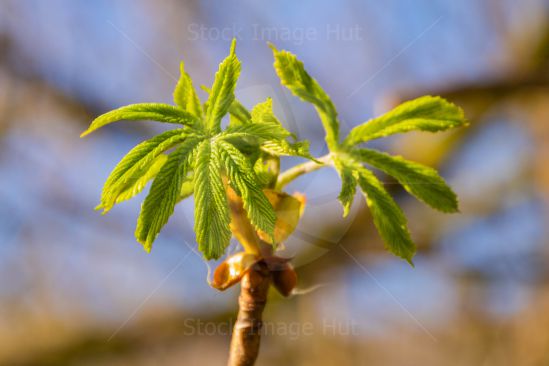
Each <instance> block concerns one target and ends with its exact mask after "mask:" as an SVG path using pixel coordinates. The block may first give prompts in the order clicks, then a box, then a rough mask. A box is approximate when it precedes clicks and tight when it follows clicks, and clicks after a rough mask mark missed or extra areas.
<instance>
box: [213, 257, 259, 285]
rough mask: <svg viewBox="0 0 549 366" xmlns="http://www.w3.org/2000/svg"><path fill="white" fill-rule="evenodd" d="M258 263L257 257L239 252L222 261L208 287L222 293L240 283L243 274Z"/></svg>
mask: <svg viewBox="0 0 549 366" xmlns="http://www.w3.org/2000/svg"><path fill="white" fill-rule="evenodd" d="M257 261H258V257H257V256H255V255H253V254H249V253H245V252H240V253H237V254H235V255H232V256H230V257H229V258H227V259H226V260H224V261H223V262H222V263H221V264H220V265H219V266H217V268H216V269H215V271H214V275H213V280H212V281H211V282H210V286H212V287H213V288H216V289H218V290H221V291H224V290H226V289H228V288H229V287H231V286H233V285H235V284H237V283H238V282H240V280H241V279H242V277H243V276H244V274H246V272H247V271H248V270H249V269H250V268H251V267H252V266H253V265H254V264H255V263H256V262H257Z"/></svg>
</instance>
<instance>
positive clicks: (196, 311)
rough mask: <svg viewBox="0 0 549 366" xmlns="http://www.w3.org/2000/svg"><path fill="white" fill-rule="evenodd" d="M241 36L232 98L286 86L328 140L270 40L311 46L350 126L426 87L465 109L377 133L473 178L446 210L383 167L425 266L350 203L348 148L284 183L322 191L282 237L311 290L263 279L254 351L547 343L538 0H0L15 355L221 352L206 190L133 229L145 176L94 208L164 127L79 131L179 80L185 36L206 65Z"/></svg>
mask: <svg viewBox="0 0 549 366" xmlns="http://www.w3.org/2000/svg"><path fill="white" fill-rule="evenodd" d="M233 36H235V37H237V38H238V50H237V53H238V55H239V57H240V59H241V60H242V62H243V74H242V77H241V79H240V81H239V84H238V88H237V96H238V98H240V99H241V100H242V101H243V102H244V104H245V105H247V106H249V107H251V106H252V105H253V104H254V103H257V102H260V101H262V100H263V99H264V98H265V97H267V96H272V97H273V98H274V100H275V109H276V112H277V114H279V116H280V117H281V119H282V120H283V121H284V124H285V125H286V126H288V128H290V129H291V130H292V131H294V132H296V133H297V134H298V135H299V137H300V138H302V139H305V138H306V139H310V140H311V141H312V142H313V143H312V150H313V152H314V153H315V154H318V155H320V154H322V153H323V152H324V151H325V147H324V145H323V143H322V142H323V139H322V129H321V126H320V123H319V122H318V120H317V118H316V116H315V114H314V111H313V109H312V108H311V107H310V106H309V105H306V104H303V103H301V102H300V101H298V100H297V99H296V98H294V97H292V96H291V95H290V94H289V93H288V92H287V91H286V90H284V89H283V88H282V87H281V86H280V84H279V81H278V80H277V78H276V75H275V73H274V71H273V69H272V55H271V52H270V50H269V49H268V47H267V46H266V42H267V41H271V42H273V43H275V44H276V45H277V46H278V47H279V48H286V49H289V50H291V51H292V52H294V53H296V54H298V55H299V57H300V58H301V59H302V60H303V61H304V62H305V64H306V66H307V68H308V70H309V71H310V73H311V74H313V75H314V76H315V77H316V78H317V79H318V80H319V82H320V83H321V85H323V86H324V88H325V89H326V90H327V91H328V93H329V94H330V95H331V96H332V98H333V100H334V102H335V104H336V105H337V106H338V108H339V112H340V115H341V119H342V122H343V125H344V126H343V130H344V131H345V132H346V131H348V130H349V129H350V128H352V127H353V126H355V125H357V124H359V123H362V122H364V121H365V120H367V119H368V118H370V117H372V116H373V115H376V114H379V113H383V112H384V111H387V110H388V109H390V108H391V107H393V106H394V105H396V104H398V103H399V102H400V101H403V100H407V99H410V98H413V97H416V96H420V95H424V94H436V95H442V96H444V97H446V98H448V99H449V100H451V101H453V102H455V103H457V104H459V105H461V106H462V107H463V108H464V109H465V111H466V114H467V116H468V118H469V119H470V121H471V126H470V127H469V128H468V129H465V130H461V131H453V132H451V133H445V134H439V135H431V134H424V133H413V134H409V135H406V136H399V137H392V138H390V139H386V140H384V141H379V142H376V143H375V144H374V146H376V147H380V148H384V149H386V150H388V151H390V152H393V153H398V154H402V155H404V156H406V157H407V158H410V159H413V160H417V161H420V162H423V163H425V164H429V165H432V166H435V167H437V168H439V169H440V170H441V172H442V174H443V176H444V177H445V178H447V180H448V181H449V182H450V183H451V185H452V186H453V187H454V188H455V190H456V191H457V192H458V194H459V196H460V198H461V214H457V215H443V214H440V213H438V212H435V211H432V210H430V209H428V208H426V207H425V206H423V205H422V204H420V203H418V202H417V201H414V200H412V199H411V198H410V197H409V196H407V195H406V194H404V192H403V191H402V190H401V189H400V188H399V187H398V186H397V185H395V184H393V182H391V181H389V180H387V179H385V181H386V182H387V187H388V188H389V189H391V191H392V192H393V193H394V194H395V195H396V197H397V199H398V201H399V203H400V204H401V205H402V206H403V207H404V209H405V211H406V213H407V214H408V217H409V219H410V229H411V231H412V233H413V237H414V239H415V240H416V242H417V243H418V245H419V249H420V250H419V254H418V255H417V257H416V260H415V264H416V268H415V269H412V268H410V267H409V266H408V265H407V264H406V263H405V262H403V261H399V260H398V259H396V258H393V257H391V256H390V255H389V254H388V253H386V252H385V251H384V250H383V246H382V243H381V242H380V239H379V237H378V234H377V233H376V232H375V230H374V228H373V226H372V224H371V220H370V218H369V214H368V210H367V208H366V207H365V205H364V204H363V202H362V201H363V200H361V199H357V200H356V202H357V204H355V205H354V209H353V212H352V214H351V215H350V217H349V218H348V219H346V220H342V219H341V208H340V207H339V204H338V202H337V199H336V197H337V193H338V179H337V176H336V174H335V173H334V172H332V171H329V170H326V171H319V172H316V173H314V174H312V175H310V176H307V177H305V178H303V179H301V180H299V181H296V182H295V184H292V185H291V186H290V187H289V190H290V191H300V192H303V193H305V194H306V195H307V197H308V206H307V210H306V213H305V216H304V218H303V221H302V223H301V224H300V226H299V229H298V231H297V232H296V233H295V235H294V236H293V237H292V238H291V239H290V240H289V241H288V243H286V249H285V251H284V252H283V253H282V255H288V256H294V257H295V264H296V268H297V271H298V274H299V291H298V293H297V294H296V295H295V296H293V297H291V298H289V299H282V298H280V296H278V295H277V294H275V293H273V294H272V297H271V299H270V303H269V304H268V307H267V310H266V313H265V319H266V321H267V326H266V332H265V333H266V334H265V335H264V337H263V344H262V349H261V355H260V358H259V361H258V364H259V365H278V364H288V365H334V364H340V365H399V366H400V365H423V366H429V365H468V366H469V365H483V366H488V365H498V366H505V365H524V366H529V365H549V271H548V265H549V243H548V239H547V238H548V236H547V234H548V232H547V230H548V229H547V227H548V225H547V224H548V223H549V220H548V194H549V165H548V163H547V158H548V157H549V145H548V142H549V69H548V66H549V2H548V1H547V0H521V1H510V0H505V1H501V0H462V1H451V0H437V1H432V0H415V1H410V0H390V1H373V0H372V1H370V0H369V1H357V0H340V1H319V0H314V1H313V0H306V1H299V2H297V1H291V0H283V1H282V0H281V1H276V2H274V1H273V2H259V1H215V0H202V1H198V0H194V1H190V0H189V1H176V0H164V1H152V0H137V1H136V0H133V1H130V0H124V1H123V0H120V1H107V0H96V1H73V0H48V1H45V0H0V364H1V365H128V364H133V365H205V364H207V365H210V364H211V365H220V364H224V363H225V360H226V356H227V349H228V344H229V336H228V331H229V327H230V324H231V322H232V321H233V320H234V317H235V313H236V297H237V295H238V293H237V291H238V290H237V289H231V290H229V291H227V292H224V293H218V292H217V291H216V290H214V289H212V288H210V287H209V286H208V283H207V276H208V269H209V268H211V267H212V266H213V265H214V264H213V263H209V264H208V263H205V262H204V261H203V260H202V259H201V258H200V257H199V256H198V255H197V254H196V253H195V252H194V251H193V250H192V249H194V248H195V247H196V244H195V242H194V234H193V232H192V224H193V218H192V217H193V215H192V205H193V202H192V199H190V200H188V201H185V202H184V203H182V204H181V205H180V206H178V208H177V210H176V213H175V215H174V216H173V217H172V219H171V221H170V222H169V224H168V225H167V227H166V228H165V229H164V231H163V232H162V233H161V235H160V236H159V238H158V240H157V241H156V243H155V247H154V249H153V251H152V253H151V254H149V255H148V254H146V253H145V252H144V251H143V250H142V249H141V248H140V246H139V245H138V244H137V243H136V242H135V240H134V238H133V230H134V225H135V221H136V218H137V214H138V210H139V201H140V199H142V198H143V195H141V196H140V197H139V198H138V199H135V200H133V201H130V202H127V203H124V204H121V205H120V206H118V207H117V208H115V209H114V210H113V211H112V212H111V213H110V214H109V215H107V216H101V215H100V214H99V213H97V212H95V211H93V207H94V206H95V205H96V203H97V202H98V198H99V194H100V190H101V187H102V183H103V181H104V179H105V178H106V177H107V176H108V174H109V172H110V170H111V169H112V168H113V167H114V165H115V164H116V162H117V161H118V160H119V159H120V158H121V157H122V156H123V155H124V153H125V152H126V151H128V150H129V149H130V148H131V147H132V146H133V145H134V144H136V143H137V142H139V141H142V140H144V139H146V138H147V136H151V135H152V134H153V133H156V132H158V131H161V129H162V128H164V127H162V126H157V125H153V124H150V123H147V122H136V123H134V122H125V123H119V124H116V125H112V126H110V127H108V128H105V129H103V130H101V131H99V132H98V133H96V134H94V135H92V136H90V137H89V138H86V139H84V140H81V139H79V138H78V135H79V133H80V132H81V131H82V130H84V129H85V127H86V126H87V125H88V124H89V122H90V121H91V120H92V119H93V117H94V116H97V115H99V114H101V113H103V112H105V111H107V110H110V109H112V108H115V107H118V106H120V105H123V104H129V103H136V102H148V101H158V102H167V103H170V102H171V92H172V89H173V87H174V85H175V80H176V79H177V77H178V71H179V70H178V65H179V61H180V60H181V59H183V60H185V62H186V67H187V70H188V71H189V72H190V74H191V75H192V77H193V78H194V79H195V83H196V84H206V85H210V84H211V82H212V80H213V73H214V71H215V70H216V69H217V65H218V63H219V62H220V60H222V59H223V58H224V57H225V55H226V54H227V52H228V47H229V42H230V39H231V38H232V37H233ZM202 97H205V95H204V94H202ZM296 162H297V161H295V160H288V161H285V164H286V165H285V166H291V165H292V164H295V163H296ZM357 198H358V197H357ZM236 245H237V244H236V243H235V244H234V246H233V247H232V248H231V250H236Z"/></svg>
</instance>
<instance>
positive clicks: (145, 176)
mask: <svg viewBox="0 0 549 366" xmlns="http://www.w3.org/2000/svg"><path fill="white" fill-rule="evenodd" d="M166 161H168V156H167V155H165V154H160V155H159V156H158V157H157V158H156V159H155V160H153V161H152V162H151V163H150V164H148V165H147V166H146V167H145V168H144V169H143V172H139V174H136V175H134V176H133V177H132V179H130V180H129V181H128V184H127V187H126V188H125V189H124V190H123V191H122V192H120V193H119V194H118V196H117V197H116V201H115V202H114V203H115V204H119V203H120V202H123V201H127V200H129V199H130V198H133V197H135V196H136V195H137V194H139V193H140V192H141V191H143V189H144V188H145V186H146V185H147V183H149V181H150V180H151V179H153V178H154V177H156V175H157V174H158V172H159V171H160V169H162V167H163V166H164V164H165V163H166Z"/></svg>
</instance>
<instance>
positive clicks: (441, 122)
mask: <svg viewBox="0 0 549 366" xmlns="http://www.w3.org/2000/svg"><path fill="white" fill-rule="evenodd" d="M466 124H467V122H466V120H465V116H464V114H463V110H462V109H461V108H459V107H457V106H456V105H454V104H452V103H450V102H448V101H446V100H444V99H442V98H440V97H432V96H424V97H421V98H417V99H414V100H411V101H409V102H406V103H403V104H401V105H400V106H398V107H396V108H395V109H393V110H392V111H390V112H388V113H386V114H384V115H383V116H381V117H378V118H374V119H372V120H370V121H368V122H366V123H364V124H362V125H360V126H357V127H355V128H353V129H352V130H351V132H350V133H349V136H347V138H346V139H345V141H344V142H343V144H344V145H345V146H354V145H357V144H360V143H362V142H366V141H369V140H373V139H377V138H380V137H385V136H389V135H393V134H396V133H402V132H408V131H415V130H419V131H429V132H437V131H444V130H447V129H450V128H454V127H461V126H464V125H466Z"/></svg>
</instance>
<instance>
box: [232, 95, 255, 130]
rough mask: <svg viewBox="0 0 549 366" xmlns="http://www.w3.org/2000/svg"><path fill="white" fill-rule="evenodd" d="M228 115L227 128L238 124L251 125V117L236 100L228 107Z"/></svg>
mask: <svg viewBox="0 0 549 366" xmlns="http://www.w3.org/2000/svg"><path fill="white" fill-rule="evenodd" d="M229 114H230V117H231V120H230V122H229V126H234V125H238V124H245V123H251V122H252V121H251V119H252V115H251V114H250V112H248V110H247V109H246V107H244V106H243V105H242V104H241V103H240V102H239V101H238V100H236V99H235V100H233V102H232V103H231V106H230V107H229Z"/></svg>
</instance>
